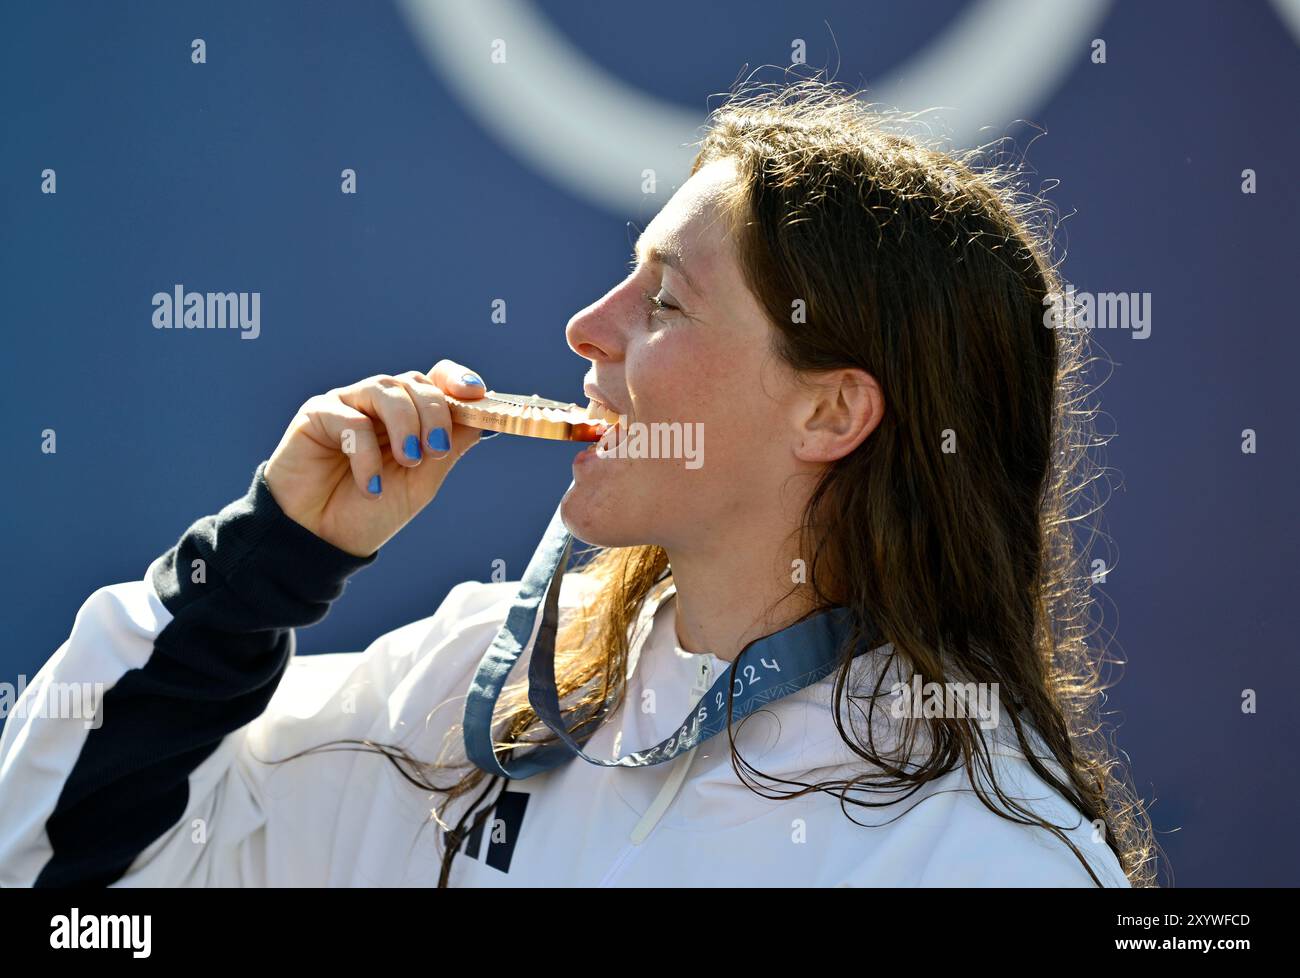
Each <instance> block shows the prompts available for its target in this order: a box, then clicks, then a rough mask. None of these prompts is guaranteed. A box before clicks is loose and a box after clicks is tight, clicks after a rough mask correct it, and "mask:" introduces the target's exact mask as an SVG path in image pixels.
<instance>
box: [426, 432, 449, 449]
mask: <svg viewBox="0 0 1300 978" xmlns="http://www.w3.org/2000/svg"><path fill="white" fill-rule="evenodd" d="M429 447H430V448H432V449H433V450H434V451H435V452H445V451H448V450H449V449H450V448H451V439H450V438H448V437H447V429H446V428H434V429H433V430H432V431H431V432H429Z"/></svg>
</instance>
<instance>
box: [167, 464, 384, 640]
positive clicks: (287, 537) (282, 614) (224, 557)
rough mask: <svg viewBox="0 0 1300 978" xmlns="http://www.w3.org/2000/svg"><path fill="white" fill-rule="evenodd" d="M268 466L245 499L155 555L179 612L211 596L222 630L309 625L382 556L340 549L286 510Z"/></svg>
mask: <svg viewBox="0 0 1300 978" xmlns="http://www.w3.org/2000/svg"><path fill="white" fill-rule="evenodd" d="M265 469H266V462H265V461H264V462H262V463H261V464H260V465H258V467H257V469H256V471H255V472H254V473H253V481H252V484H251V485H250V486H249V488H248V492H247V493H245V494H244V496H243V497H242V498H240V499H237V500H235V501H234V502H232V503H230V504H229V505H227V506H225V507H224V508H223V509H222V510H221V511H220V512H219V513H217V514H216V515H215V516H205V517H204V518H203V519H201V520H198V521H197V522H195V523H194V524H193V525H191V526H190V528H189V529H188V530H186V531H185V533H184V535H182V537H181V539H180V541H179V542H178V543H177V544H176V546H175V547H173V548H172V549H171V550H169V551H168V552H167V553H165V554H163V555H162V556H161V557H159V558H158V559H157V560H155V561H154V563H153V565H152V566H151V568H150V574H151V577H152V580H153V584H154V587H155V589H156V590H157V591H158V595H159V597H160V598H162V602H163V604H164V605H165V606H166V607H167V610H168V611H170V612H171V613H172V614H173V615H179V614H180V612H181V611H182V610H184V609H186V608H187V607H189V606H190V605H191V604H193V603H195V602H200V601H208V602H212V603H214V604H215V605H216V606H218V607H219V617H220V618H224V619H229V620H228V621H225V622H223V623H222V624H225V625H227V626H228V627H227V628H223V629H222V630H229V631H254V630H260V629H265V628H292V627H296V626H300V625H310V624H312V623H314V622H317V621H320V620H321V619H322V618H324V617H325V614H326V612H328V611H329V606H330V604H331V603H332V602H333V601H334V600H336V599H337V598H338V597H339V595H341V594H342V593H343V588H344V586H345V583H346V581H347V579H348V577H350V576H351V575H352V574H354V573H356V572H357V571H358V570H360V569H361V568H363V567H367V566H369V565H370V564H372V563H374V561H375V558H376V557H378V556H379V552H378V551H376V552H375V553H373V554H371V555H370V556H368V557H357V556H354V555H353V554H350V553H348V552H347V551H345V550H340V549H339V548H338V547H336V546H334V545H333V544H332V543H328V542H326V541H325V540H322V539H321V538H320V537H318V536H316V534H314V533H312V532H311V531H310V530H308V529H307V528H306V527H304V526H302V525H301V524H299V523H296V522H294V521H293V520H292V519H291V518H290V517H288V516H286V515H285V513H284V511H283V510H282V509H280V505H279V504H278V503H277V502H276V501H275V497H274V496H272V495H271V490H270V488H269V487H268V486H267V484H266V479H265V478H264V476H263V473H264V471H265ZM196 561H201V563H196ZM219 592H225V593H223V594H220V595H219ZM218 607H211V606H210V608H209V610H210V611H214V612H215V611H218ZM204 617H205V618H207V617H209V616H208V615H204ZM209 620H210V621H211V619H209ZM211 623H212V624H214V625H215V624H217V622H216V621H211Z"/></svg>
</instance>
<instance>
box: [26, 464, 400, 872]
mask: <svg viewBox="0 0 1300 978" xmlns="http://www.w3.org/2000/svg"><path fill="white" fill-rule="evenodd" d="M265 466H266V463H265V462H263V463H262V464H260V465H259V466H258V467H257V470H256V472H255V473H254V476H253V482H252V485H251V486H250V487H249V490H248V492H247V493H246V494H245V496H244V497H243V498H241V499H238V500H236V501H235V502H232V503H231V504H229V505H228V506H226V507H225V508H224V509H222V510H221V511H220V512H219V513H217V514H216V515H215V516H208V517H205V518H203V519H201V520H199V521H198V522H196V523H194V524H193V525H192V526H191V527H190V528H189V529H188V530H187V531H186V532H185V533H184V535H183V536H182V537H181V538H180V540H179V542H178V543H177V544H176V545H175V546H174V547H172V548H171V549H170V550H168V551H167V552H166V553H164V554H163V555H161V556H160V557H159V558H158V559H156V560H155V561H154V562H153V563H152V564H151V565H150V567H149V569H148V572H147V573H146V575H145V577H144V579H143V580H140V581H133V582H128V583H123V584H114V585H111V586H108V587H104V588H101V589H99V590H98V591H96V592H95V593H93V594H92V595H91V596H90V597H89V598H88V599H87V600H86V602H85V603H84V604H83V605H82V607H81V609H80V611H79V612H78V613H77V616H76V620H75V622H74V624H73V627H72V632H71V634H70V636H69V637H68V639H67V641H65V642H64V643H63V645H62V646H61V647H60V648H59V649H58V650H57V651H56V652H55V653H54V655H53V656H52V657H51V658H50V659H49V661H48V662H47V663H46V664H45V665H44V666H43V667H42V668H41V670H40V671H39V672H38V673H37V675H36V676H35V677H34V678H33V679H32V681H31V682H30V684H28V685H27V686H26V688H25V689H23V690H22V691H21V693H20V694H19V695H18V696H17V697H16V699H15V702H14V703H13V705H12V707H11V711H10V715H9V717H8V719H7V721H6V723H5V726H4V731H3V735H0V885H3V886H67V885H71V884H85V885H112V884H114V883H118V882H119V881H125V882H128V883H130V882H139V883H145V884H147V885H160V886H177V885H201V884H202V883H204V882H206V881H208V880H209V879H211V878H213V876H214V875H216V874H215V870H216V868H217V867H214V865H213V864H212V861H213V860H214V859H217V858H220V857H219V856H218V855H216V854H217V853H218V852H224V853H227V854H233V853H235V852H236V851H237V850H236V849H234V848H232V847H231V846H229V845H225V846H223V847H220V848H218V847H213V846H207V845H200V844H196V843H197V842H198V841H199V837H200V836H202V835H204V834H205V832H206V831H207V829H206V828H204V827H205V826H207V827H212V828H216V829H220V828H222V827H231V826H229V825H225V824H224V823H222V822H221V818H220V817H219V816H220V813H221V812H223V811H230V810H232V809H238V808H240V807H242V808H243V810H246V811H251V810H256V808H257V799H256V798H253V797H248V796H249V794H250V792H252V791H253V790H254V787H255V786H253V785H250V784H249V783H247V782H246V781H245V780H244V779H242V778H240V777H239V776H238V772H237V771H236V770H235V767H236V765H235V760H236V757H237V755H238V752H239V749H240V737H238V736H236V732H239V731H241V728H244V727H245V726H246V725H248V724H250V722H251V721H253V720H254V719H255V718H257V717H258V716H259V715H260V714H262V712H263V711H264V710H265V708H266V707H267V704H268V702H269V701H270V700H271V698H272V694H273V693H275V691H276V688H277V686H278V684H279V683H280V680H281V679H282V677H283V676H284V675H285V673H286V671H287V670H288V668H289V664H290V662H291V660H293V658H294V648H295V636H294V631H293V629H294V628H295V627H298V626H302V625H307V624H310V623H312V622H316V621H319V620H320V619H321V618H323V617H324V616H325V614H326V612H327V610H328V609H329V606H330V603H331V602H332V601H334V600H335V599H336V598H338V597H339V595H340V594H341V593H342V592H343V588H344V582H345V581H346V579H347V578H348V576H349V575H351V574H352V573H354V572H355V571H357V570H358V569H360V568H362V567H365V566H367V565H369V564H370V563H371V562H373V560H374V559H375V556H377V555H375V554H372V555H371V556H369V557H364V558H359V557H355V556H352V555H350V554H348V553H346V552H345V551H342V550H340V549H338V548H336V547H334V546H333V545H331V544H329V543H327V542H326V541H324V540H322V539H321V538H319V537H317V536H316V535H314V534H313V533H311V532H310V531H309V530H307V529H306V528H305V527H303V526H301V525H299V524H298V523H296V522H294V521H293V520H292V519H290V518H289V517H288V516H286V515H285V514H284V513H283V511H281V510H280V508H279V506H278V505H277V504H276V502H275V500H274V498H273V497H272V496H271V493H270V491H269V489H268V488H267V485H266V482H265V480H264V478H263V471H264V469H265ZM354 655H356V656H359V655H360V653H355V654H354ZM306 658H307V659H310V658H311V657H306ZM241 796H242V798H241ZM241 803H242V805H241ZM214 823H215V824H214ZM247 830H251V822H250V824H249V827H248V829H247ZM244 831H246V829H243V828H241V829H239V830H238V832H241V833H242V832H244ZM226 841H227V842H230V841H232V840H230V839H227V840H226ZM230 858H234V856H233V855H231V856H230ZM128 871H129V873H130V876H129V877H128ZM219 875H221V876H223V877H226V878H230V877H231V876H232V875H233V876H235V877H238V876H239V874H238V873H234V874H231V873H226V872H223V873H220V874H219ZM247 875H248V876H250V877H255V876H256V873H255V872H250V873H249V874H247ZM124 877H127V878H126V879H125V880H124ZM244 882H247V883H251V884H257V883H258V882H259V880H257V879H256V878H246V879H245V880H244Z"/></svg>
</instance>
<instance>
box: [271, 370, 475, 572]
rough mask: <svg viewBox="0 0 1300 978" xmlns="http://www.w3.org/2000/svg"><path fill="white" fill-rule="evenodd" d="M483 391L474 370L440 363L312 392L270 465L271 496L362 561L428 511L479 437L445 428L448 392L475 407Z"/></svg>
mask: <svg viewBox="0 0 1300 978" xmlns="http://www.w3.org/2000/svg"><path fill="white" fill-rule="evenodd" d="M466 378H471V379H473V380H476V381H478V382H477V383H473V384H469V383H465V379H466ZM485 391H486V388H485V387H484V385H483V382H482V381H481V380H478V375H477V374H476V373H474V372H473V371H472V370H469V369H468V368H466V367H462V366H461V365H460V364H458V363H453V362H452V361H450V360H439V361H438V363H437V365H436V366H435V367H434V368H433V369H432V370H430V371H429V372H428V373H427V374H422V373H419V372H418V371H414V370H413V371H410V372H408V373H404V374H399V375H398V376H396V377H390V376H388V375H386V374H379V375H376V376H374V377H367V378H366V379H365V380H360V381H357V382H356V383H355V384H352V385H351V386H348V387H338V388H335V389H334V390H332V391H327V392H326V393H324V394H317V395H316V396H315V397H313V398H311V399H310V400H308V401H307V402H306V403H305V404H303V406H302V407H301V408H299V409H298V414H297V415H296V416H295V417H294V419H293V421H292V422H290V424H289V427H288V429H287V430H286V431H285V433H284V437H283V438H281V439H280V444H279V445H278V446H277V447H276V449H275V452H274V453H273V454H272V455H271V460H270V461H269V462H268V463H267V465H266V469H265V470H264V472H263V476H264V478H265V479H266V484H267V486H268V487H269V488H270V490H271V495H272V496H273V497H274V498H275V501H276V502H277V503H278V504H279V505H280V508H281V509H282V510H284V512H285V515H287V516H289V517H290V518H291V519H293V520H294V521H295V522H297V523H300V524H301V525H303V526H305V527H306V528H307V529H309V530H311V532H312V533H314V534H316V535H317V536H318V537H320V538H321V539H323V540H325V541H326V542H328V543H332V544H333V545H334V546H336V547H338V548H339V549H340V550H345V551H347V552H348V553H350V554H354V555H355V556H358V557H368V556H370V555H371V554H372V553H374V552H375V551H376V550H378V549H379V548H380V547H381V546H383V545H384V543H386V542H387V541H388V540H389V538H391V537H392V536H393V535H394V534H396V533H397V531H398V530H400V529H401V528H402V527H404V526H405V525H406V524H407V523H409V522H410V521H411V519H412V518H413V517H414V516H415V514H416V513H418V512H420V510H422V509H424V507H425V506H427V505H428V504H429V501H430V500H432V499H433V497H434V496H435V495H436V494H437V492H438V488H439V487H440V486H441V485H442V480H443V479H445V478H446V477H447V473H448V472H450V471H451V468H452V466H453V465H455V464H456V462H457V460H459V458H460V457H461V456H462V455H463V454H465V452H466V451H468V450H469V449H470V447H471V446H473V445H474V444H475V443H476V442H477V441H478V439H479V435H480V433H481V432H480V431H479V429H477V428H469V427H466V426H465V425H459V424H456V423H455V422H453V421H452V420H451V412H450V411H449V410H448V408H447V402H446V400H445V398H444V397H443V394H444V392H445V393H447V394H451V395H452V396H453V397H457V398H461V399H464V400H474V399H477V398H480V397H482V396H483V394H484V393H485Z"/></svg>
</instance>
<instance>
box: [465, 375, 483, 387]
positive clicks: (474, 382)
mask: <svg viewBox="0 0 1300 978" xmlns="http://www.w3.org/2000/svg"><path fill="white" fill-rule="evenodd" d="M460 382H461V383H462V384H469V385H470V386H471V387H482V386H483V381H481V380H479V379H478V374H466V375H465V376H464V377H462V378H461V379H460Z"/></svg>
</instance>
